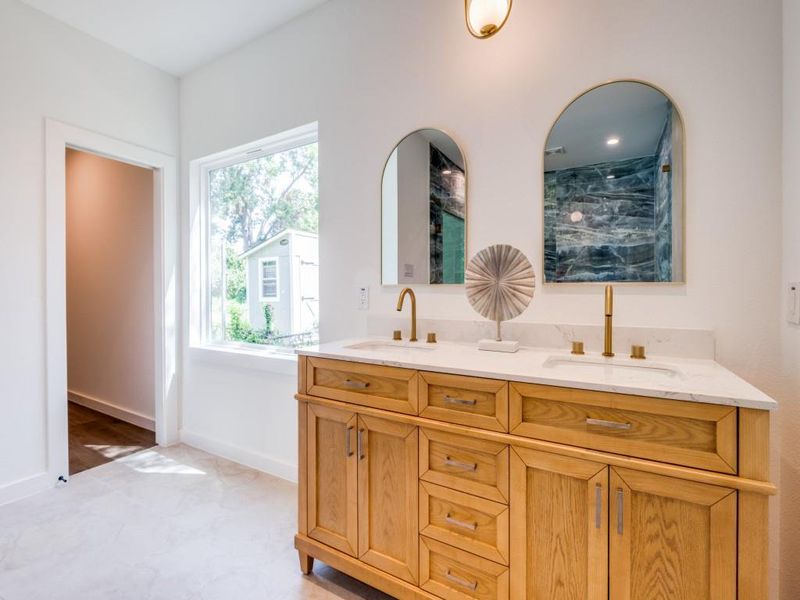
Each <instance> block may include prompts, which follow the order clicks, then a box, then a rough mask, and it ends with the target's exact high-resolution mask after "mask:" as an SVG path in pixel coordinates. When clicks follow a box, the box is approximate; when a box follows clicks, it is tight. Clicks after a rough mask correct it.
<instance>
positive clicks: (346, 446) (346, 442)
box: [344, 427, 355, 458]
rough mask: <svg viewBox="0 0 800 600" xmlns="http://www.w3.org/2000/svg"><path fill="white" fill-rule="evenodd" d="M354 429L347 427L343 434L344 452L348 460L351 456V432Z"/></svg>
mask: <svg viewBox="0 0 800 600" xmlns="http://www.w3.org/2000/svg"><path fill="white" fill-rule="evenodd" d="M353 429H355V428H354V427H348V428H347V429H346V430H345V432H344V451H345V454H346V455H347V457H348V458H350V457H351V456H353V448H352V446H353V444H352V442H351V440H352V438H353V436H352V431H353Z"/></svg>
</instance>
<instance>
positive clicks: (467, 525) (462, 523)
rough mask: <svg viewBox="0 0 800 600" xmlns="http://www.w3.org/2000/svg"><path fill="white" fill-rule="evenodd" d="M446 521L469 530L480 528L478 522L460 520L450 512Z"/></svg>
mask: <svg viewBox="0 0 800 600" xmlns="http://www.w3.org/2000/svg"><path fill="white" fill-rule="evenodd" d="M444 520H445V521H447V522H448V523H450V525H455V526H456V527H461V528H462V529H468V530H469V531H475V530H476V529H477V528H478V524H477V523H467V522H466V521H459V520H458V519H454V518H453V517H451V516H450V514H449V513H448V514H447V516H445V518H444Z"/></svg>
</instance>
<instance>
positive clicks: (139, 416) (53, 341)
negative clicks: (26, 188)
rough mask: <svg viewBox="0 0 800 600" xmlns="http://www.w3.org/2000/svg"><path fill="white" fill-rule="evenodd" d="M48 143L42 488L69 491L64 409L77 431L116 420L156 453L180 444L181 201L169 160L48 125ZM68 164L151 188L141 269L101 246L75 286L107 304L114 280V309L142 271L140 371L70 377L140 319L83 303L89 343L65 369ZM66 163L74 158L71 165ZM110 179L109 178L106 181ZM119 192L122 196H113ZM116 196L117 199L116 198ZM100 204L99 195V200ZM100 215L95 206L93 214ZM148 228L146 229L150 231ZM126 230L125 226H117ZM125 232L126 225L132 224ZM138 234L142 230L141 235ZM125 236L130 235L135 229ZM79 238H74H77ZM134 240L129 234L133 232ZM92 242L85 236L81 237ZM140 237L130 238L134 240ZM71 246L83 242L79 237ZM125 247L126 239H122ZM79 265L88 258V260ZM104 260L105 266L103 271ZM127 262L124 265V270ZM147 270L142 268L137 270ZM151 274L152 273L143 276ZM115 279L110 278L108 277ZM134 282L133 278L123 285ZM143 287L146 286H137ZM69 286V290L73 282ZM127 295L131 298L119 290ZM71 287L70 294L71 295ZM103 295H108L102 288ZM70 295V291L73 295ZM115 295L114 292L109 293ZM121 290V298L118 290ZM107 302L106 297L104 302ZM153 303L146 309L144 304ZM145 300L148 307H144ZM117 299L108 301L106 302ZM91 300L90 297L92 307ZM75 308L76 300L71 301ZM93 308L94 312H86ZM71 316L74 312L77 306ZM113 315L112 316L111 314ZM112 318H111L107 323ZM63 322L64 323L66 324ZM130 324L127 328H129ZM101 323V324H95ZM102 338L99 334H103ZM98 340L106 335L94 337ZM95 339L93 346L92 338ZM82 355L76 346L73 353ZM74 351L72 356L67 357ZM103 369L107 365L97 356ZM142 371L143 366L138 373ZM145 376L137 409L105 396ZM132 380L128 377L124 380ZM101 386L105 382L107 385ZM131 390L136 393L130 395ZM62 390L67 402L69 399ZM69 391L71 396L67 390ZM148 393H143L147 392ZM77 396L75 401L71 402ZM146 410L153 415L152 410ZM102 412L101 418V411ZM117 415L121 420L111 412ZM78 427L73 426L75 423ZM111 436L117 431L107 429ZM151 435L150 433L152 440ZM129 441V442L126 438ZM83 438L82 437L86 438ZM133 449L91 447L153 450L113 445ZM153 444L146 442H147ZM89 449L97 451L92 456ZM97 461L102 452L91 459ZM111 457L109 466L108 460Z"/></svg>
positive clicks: (97, 370)
mask: <svg viewBox="0 0 800 600" xmlns="http://www.w3.org/2000/svg"><path fill="white" fill-rule="evenodd" d="M45 140H46V164H45V180H46V181H45V187H46V219H45V225H46V239H47V249H46V315H45V316H46V321H47V340H46V341H47V472H46V473H44V474H43V476H44V480H43V485H57V484H58V483H59V482H66V481H67V480H68V478H69V473H70V468H69V426H68V425H69V408H68V407H69V406H70V403H69V402H68V400H73V401H74V400H76V399H77V400H79V402H78V401H75V402H74V403H72V406H73V413H76V419H78V420H83V421H84V423H83V425H88V424H89V423H90V422H94V423H95V424H94V425H92V428H94V429H101V430H102V429H108V428H109V421H106V422H102V421H104V420H105V419H106V418H109V419H116V421H110V423H113V424H116V425H114V426H115V427H118V428H119V427H121V426H120V425H118V423H117V422H118V421H121V422H122V423H123V425H124V427H123V429H125V428H129V427H139V428H140V429H144V430H145V431H147V432H148V435H151V436H154V438H155V443H157V444H159V445H169V444H172V443H176V442H177V441H178V399H177V394H178V390H177V380H176V361H177V333H176V332H177V326H178V319H177V311H178V308H177V307H178V292H177V290H178V283H179V282H178V281H177V278H178V248H179V240H180V232H179V229H178V196H177V164H176V161H175V158H174V157H172V156H169V155H166V154H162V153H160V152H156V151H153V150H149V149H146V148H142V147H140V146H137V145H135V144H131V143H128V142H124V141H121V140H117V139H114V138H111V137H108V136H104V135H101V134H98V133H95V132H91V131H87V130H85V129H81V128H78V127H74V126H71V125H67V124H65V123H61V122H59V121H55V120H52V119H47V120H46V126H45ZM68 156H70V157H82V158H85V157H88V159H87V160H88V161H89V162H92V161H108V162H109V163H110V164H112V165H115V166H117V167H119V168H129V167H133V168H135V169H138V170H139V171H145V172H146V173H145V174H146V176H147V177H148V178H149V179H148V180H147V181H145V182H143V183H142V182H140V185H141V186H143V187H147V188H149V190H150V192H151V195H150V198H149V199H150V202H149V204H150V211H151V212H150V214H149V216H147V215H145V216H143V217H142V216H141V215H140V219H139V221H137V222H138V223H139V225H137V228H136V231H138V232H140V233H141V231H143V230H146V231H147V232H148V236H147V240H146V242H147V244H149V246H150V252H149V258H146V259H145V260H144V261H137V260H133V261H130V262H124V261H120V260H119V259H117V260H112V258H113V257H112V253H111V252H108V251H107V249H106V248H105V247H103V248H101V249H100V250H96V254H97V256H96V258H97V261H98V262H97V264H96V265H94V269H93V270H92V271H91V272H89V273H88V274H84V276H83V279H80V278H79V279H76V280H75V281H77V282H79V283H80V285H79V286H78V287H79V291H82V292H86V291H87V288H91V291H92V294H93V295H104V294H105V292H107V291H108V290H104V289H103V288H104V284H105V283H106V282H108V281H111V280H112V279H113V280H114V281H115V282H116V285H117V286H118V287H119V288H121V293H122V294H123V295H122V296H116V302H117V303H120V300H119V298H120V297H124V293H125V292H126V291H127V292H128V293H129V294H132V292H131V290H130V289H129V286H130V285H132V284H131V283H126V277H125V276H126V275H128V274H130V272H131V271H132V270H139V269H144V270H145V276H146V277H145V278H147V277H149V283H150V285H149V286H145V287H148V288H149V290H148V289H145V290H143V292H142V294H141V295H139V301H140V305H141V306H144V305H147V307H149V310H150V313H149V314H150V315H152V317H151V321H150V323H149V324H148V325H146V326H143V327H142V329H147V331H148V333H149V335H150V337H149V340H148V339H145V341H141V340H139V341H138V342H137V344H138V347H139V348H143V349H144V350H143V353H144V357H142V358H141V360H139V361H138V362H135V361H134V362H130V363H125V361H122V363H123V364H122V366H120V365H117V366H116V367H113V368H112V367H111V366H109V365H108V364H101V365H100V366H97V365H96V364H95V366H94V367H92V366H91V362H90V361H87V362H89V363H90V366H89V367H86V365H83V366H81V367H80V369H83V370H84V372H83V373H82V374H81V373H80V369H78V371H77V372H74V369H72V368H71V367H75V366H80V365H78V364H77V363H78V362H79V360H78V359H76V358H74V357H75V356H78V357H79V359H83V358H86V357H89V356H94V358H95V359H96V360H97V354H98V352H97V348H95V347H93V346H94V345H95V344H97V343H98V342H97V340H100V341H101V342H103V343H106V344H110V346H109V348H110V349H111V350H113V349H114V348H116V349H119V348H123V349H124V345H125V343H126V337H127V336H129V335H130V333H129V332H130V331H135V325H136V319H137V318H140V317H136V316H132V315H129V314H127V312H126V311H129V310H130V308H127V309H126V308H118V309H117V310H116V312H114V311H113V310H109V311H108V314H105V315H98V314H97V312H96V310H95V309H87V308H86V304H84V305H83V306H84V308H83V309H82V312H84V313H87V314H83V315H80V316H81V317H82V318H84V319H88V325H87V324H84V325H83V327H84V333H86V331H88V332H89V336H88V340H89V341H88V342H86V340H84V341H82V342H81V343H83V344H88V347H87V346H83V350H84V351H83V353H81V354H78V355H75V354H74V352H70V353H69V354H70V355H72V356H73V357H72V358H71V360H72V361H73V364H72V365H71V367H70V368H68V361H67V357H68V345H71V346H74V341H75V340H73V339H71V336H70V338H68V322H72V318H71V317H72V316H74V315H70V314H69V313H70V305H69V303H68V295H67V287H68V286H67V284H68V258H69V257H68V247H67V241H68V240H67V237H68V236H67V233H68V225H69V223H68V218H67V216H68V215H67V212H68V211H67V209H68V206H67V196H68V194H67V192H68V189H67V187H68V181H67V170H68ZM69 160H71V158H70V159H69ZM100 179H101V177H100V176H96V177H95V176H93V177H90V178H89V180H90V181H93V183H96V182H97V181H95V180H100ZM112 179H113V178H112ZM117 189H119V187H118V188H117ZM112 196H113V194H112ZM101 197H102V195H101ZM95 208H96V207H95ZM147 221H149V226H148V224H147ZM122 223H123V226H124V225H125V219H122ZM90 224H91V225H92V226H95V227H96V226H97V225H98V223H97V222H92V220H90ZM128 225H129V226H130V223H128ZM142 228H144V229H142ZM131 229H133V228H132V227H131ZM98 231H99V234H100V235H101V237H102V238H103V240H104V244H106V245H109V246H110V245H113V244H114V243H115V242H116V241H117V238H116V237H114V236H110V235H109V234H108V232H109V231H116V234H117V236H119V237H120V239H122V238H124V237H125V236H127V235H128V234H130V233H131V232H130V231H123V230H122V229H119V228H116V229H115V228H113V227H100V228H99V229H97V231H95V233H97V232H98ZM79 233H80V231H79ZM133 233H135V231H134V232H133ZM87 237H88V236H87ZM135 237H136V236H134V238H135ZM76 239H78V240H81V239H82V238H81V236H80V235H79V236H78V237H77V238H76ZM128 243H131V242H130V239H129V240H128ZM84 258H85V257H84ZM103 260H105V262H103ZM122 262H124V264H122ZM143 263H147V264H145V265H144V266H143ZM148 273H149V274H148ZM112 275H113V277H112ZM128 279H130V280H133V279H135V278H133V277H129V278H128ZM137 281H139V282H140V283H139V284H138V285H143V284H141V281H143V279H141V278H140V279H137ZM73 283H74V282H73ZM125 286H128V289H127V290H126V289H125ZM72 287H73V288H74V286H72ZM105 287H108V286H107V285H106V286H105ZM72 291H74V289H73V290H72ZM112 291H114V290H112ZM117 291H119V290H117ZM106 295H107V294H106ZM147 297H149V302H147ZM142 298H144V300H143V301H142ZM111 299H112V300H114V296H113V295H111ZM94 300H96V298H95V299H94ZM73 302H75V300H74V299H73ZM89 305H91V303H89ZM73 308H74V306H73ZM113 308H114V307H111V309H113ZM109 315H110V316H109ZM68 316H69V317H70V318H69V319H68ZM126 318H127V320H128V321H127V322H126ZM92 319H98V322H96V323H95V322H92ZM128 325H131V326H132V327H134V329H133V330H126V329H125V327H127V326H128ZM70 329H71V330H72V333H75V331H77V329H76V326H75V325H74V324H73V326H72V327H70ZM101 330H102V331H101ZM101 333H102V335H100V334H101ZM93 336H94V337H93ZM79 347H80V346H79ZM71 349H72V350H74V347H73V348H71ZM100 354H101V356H100V359H99V360H101V362H102V361H103V360H107V357H105V356H102V354H103V353H102V352H101V353H100ZM126 365H127V366H128V367H129V370H130V373H128V374H127V375H126V374H125V366H126ZM143 365H146V366H143ZM87 370H88V372H89V373H90V374H95V375H99V379H100V381H99V383H98V382H94V383H92V384H91V386H93V387H91V389H92V390H95V389H96V390H100V391H99V392H97V395H95V394H93V393H92V392H91V391H88V390H87V389H80V388H81V387H86V388H88V387H89V386H90V384H87V383H85V381H86V380H87V379H86V377H85V375H86V371H87ZM92 371H94V373H92ZM145 372H149V373H150V374H151V375H149V376H148V379H147V380H146V383H145V385H144V386H143V387H142V386H139V388H138V390H139V391H138V392H136V393H134V394H132V396H134V397H135V398H136V399H138V400H137V401H139V402H141V403H142V404H140V405H138V408H137V406H125V405H124V404H123V403H121V402H120V401H118V400H115V399H111V398H110V397H109V396H114V397H115V398H118V397H120V396H118V395H117V392H115V393H114V394H111V393H110V392H109V391H108V390H111V389H113V386H114V385H116V384H118V383H119V382H118V381H114V380H116V379H120V378H122V379H125V378H126V377H127V380H126V382H127V384H128V386H129V388H130V389H133V388H132V387H131V381H132V379H133V378H135V376H136V375H137V374H138V376H141V374H142V373H145ZM128 375H133V376H134V377H133V378H132V377H129V376H128ZM103 378H105V379H103ZM134 387H135V386H134ZM68 388H69V389H70V392H74V394H70V395H69V398H68ZM73 388H74V389H73ZM145 388H147V390H146V391H142V390H145ZM77 396H80V398H77ZM78 406H80V407H82V409H86V410H94V411H96V412H100V413H101V415H102V417H103V418H102V419H101V418H100V417H98V416H97V415H95V414H94V413H87V412H86V410H81V409H77V408H76V407H78ZM142 407H146V408H150V409H151V410H150V411H148V410H146V409H143V408H142ZM98 408H99V409H101V410H99V411H98V410H97V409H98ZM117 409H119V410H120V411H121V412H115V410H117ZM76 426H77V422H76ZM112 428H113V427H112ZM152 429H154V430H155V432H154V433H153V431H151V430H152ZM127 433H130V431H128V432H127ZM85 437H86V436H84V439H85ZM117 439H119V440H122V441H128V442H131V443H119V444H102V443H97V444H92V445H94V446H97V447H99V446H117V447H116V448H105V449H104V450H105V453H106V454H108V455H109V456H112V457H114V455H115V453H117V452H121V453H124V452H126V451H127V450H128V449H130V448H127V449H126V447H127V446H140V445H142V444H146V443H149V441H147V440H145V439H142V440H139V439H135V438H134V436H130V437H129V438H128V439H127V440H123V439H122V438H121V437H120V438H117ZM151 439H152V438H151ZM97 449H99V448H95V449H93V450H97ZM96 454H99V455H102V452H96ZM104 458H108V457H104Z"/></svg>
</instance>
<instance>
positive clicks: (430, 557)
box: [419, 536, 508, 600]
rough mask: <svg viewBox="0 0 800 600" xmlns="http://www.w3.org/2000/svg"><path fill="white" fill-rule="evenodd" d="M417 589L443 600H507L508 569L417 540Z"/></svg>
mask: <svg viewBox="0 0 800 600" xmlns="http://www.w3.org/2000/svg"><path fill="white" fill-rule="evenodd" d="M419 556H420V587H421V588H422V589H424V590H426V591H428V592H431V593H432V594H435V595H437V596H439V597H440V598H445V599H446V600H467V599H469V598H478V599H480V600H508V567H505V566H503V565H498V564H497V563H495V562H492V561H490V560H486V559H485V558H481V557H479V556H475V555H474V554H470V553H469V552H464V551H463V550H459V549H457V548H453V547H452V546H448V545H447V544H442V543H441V542H437V541H436V540H432V539H430V538H427V537H422V536H421V537H420V542H419Z"/></svg>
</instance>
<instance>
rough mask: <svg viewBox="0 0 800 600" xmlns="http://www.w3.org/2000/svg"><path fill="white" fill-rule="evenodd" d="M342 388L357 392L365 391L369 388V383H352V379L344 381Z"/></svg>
mask: <svg viewBox="0 0 800 600" xmlns="http://www.w3.org/2000/svg"><path fill="white" fill-rule="evenodd" d="M344 387H349V388H354V389H357V390H365V389H367V388H368V387H369V383H368V382H366V381H353V380H352V379H345V380H344Z"/></svg>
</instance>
